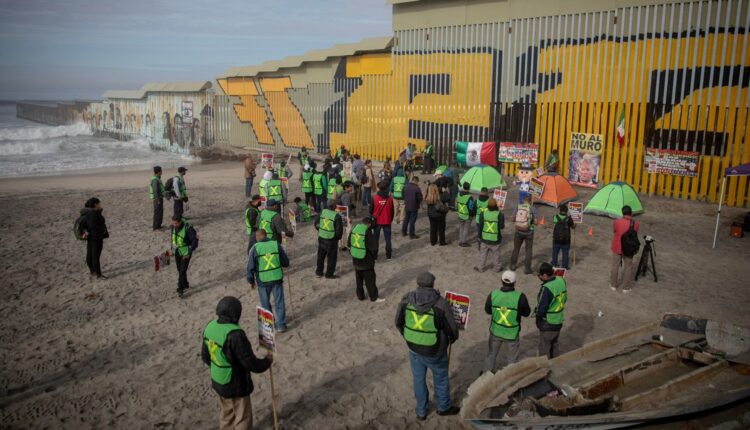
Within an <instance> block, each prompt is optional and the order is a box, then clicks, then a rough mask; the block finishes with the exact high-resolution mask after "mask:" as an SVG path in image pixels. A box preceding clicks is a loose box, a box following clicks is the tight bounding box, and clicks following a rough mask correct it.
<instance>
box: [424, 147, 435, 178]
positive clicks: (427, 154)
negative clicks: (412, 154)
mask: <svg viewBox="0 0 750 430" xmlns="http://www.w3.org/2000/svg"><path fill="white" fill-rule="evenodd" d="M434 152H435V149H434V147H433V146H432V142H427V146H425V148H424V152H423V153H422V155H423V159H422V173H423V174H428V173H432V169H433V168H434V167H435V159H434V158H432V156H433V153H434Z"/></svg>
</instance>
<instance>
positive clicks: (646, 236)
mask: <svg viewBox="0 0 750 430" xmlns="http://www.w3.org/2000/svg"><path fill="white" fill-rule="evenodd" d="M643 240H645V241H646V243H652V242H653V241H655V240H656V239H654V238H653V237H651V236H650V235H648V234H647V235H644V236H643Z"/></svg>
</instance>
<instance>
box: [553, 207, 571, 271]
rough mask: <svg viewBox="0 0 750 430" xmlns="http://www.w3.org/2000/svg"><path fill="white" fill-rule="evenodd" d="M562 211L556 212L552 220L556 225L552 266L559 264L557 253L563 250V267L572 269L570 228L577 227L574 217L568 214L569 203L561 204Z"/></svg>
mask: <svg viewBox="0 0 750 430" xmlns="http://www.w3.org/2000/svg"><path fill="white" fill-rule="evenodd" d="M559 210H560V213H558V214H555V216H554V217H553V218H552V222H553V224H554V225H555V227H554V229H553V230H552V266H554V267H559V266H558V265H557V255H558V254H559V253H560V251H562V267H564V268H565V269H570V265H569V264H568V255H569V252H570V229H571V228H573V229H574V228H576V223H575V222H573V218H571V217H569V216H568V205H566V204H562V205H560V208H559Z"/></svg>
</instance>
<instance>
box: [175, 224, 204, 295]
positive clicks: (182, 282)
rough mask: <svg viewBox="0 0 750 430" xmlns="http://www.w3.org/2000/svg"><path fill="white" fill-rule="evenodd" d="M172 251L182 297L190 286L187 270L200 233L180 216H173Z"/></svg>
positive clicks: (178, 290) (178, 289)
mask: <svg viewBox="0 0 750 430" xmlns="http://www.w3.org/2000/svg"><path fill="white" fill-rule="evenodd" d="M171 236H172V253H173V254H174V261H175V266H176V267H177V273H178V278H177V295H178V296H180V298H182V296H183V294H184V293H185V290H187V289H188V288H190V283H189V282H188V277H187V271H188V266H189V265H190V261H191V259H192V257H193V251H195V249H196V248H197V247H198V234H197V233H196V232H195V229H194V228H193V226H192V225H190V224H188V223H187V222H186V221H184V220H183V219H182V217H179V216H173V217H172V232H171Z"/></svg>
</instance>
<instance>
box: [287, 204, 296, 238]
mask: <svg viewBox="0 0 750 430" xmlns="http://www.w3.org/2000/svg"><path fill="white" fill-rule="evenodd" d="M288 213H289V225H291V226H292V231H293V232H295V233H297V214H296V213H294V209H289V212H288Z"/></svg>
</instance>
